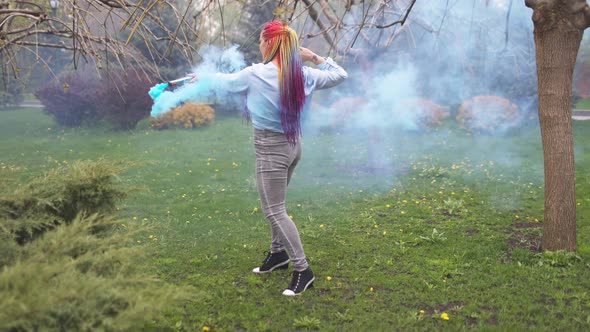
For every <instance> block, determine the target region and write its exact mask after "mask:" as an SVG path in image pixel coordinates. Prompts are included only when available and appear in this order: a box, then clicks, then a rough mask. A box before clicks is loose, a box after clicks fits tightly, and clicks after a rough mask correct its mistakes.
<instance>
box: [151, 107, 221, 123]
mask: <svg viewBox="0 0 590 332" xmlns="http://www.w3.org/2000/svg"><path fill="white" fill-rule="evenodd" d="M214 120H215V110H213V108H212V107H211V106H209V105H207V104H201V103H195V102H188V103H185V104H182V105H181V106H178V107H176V108H174V109H172V110H171V111H168V112H166V113H164V114H161V115H160V116H158V117H155V118H152V119H151V120H150V126H152V127H153V128H156V129H169V128H189V129H193V128H199V127H203V126H210V125H212V124H213V122H214Z"/></svg>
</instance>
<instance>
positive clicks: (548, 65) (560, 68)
mask: <svg viewBox="0 0 590 332" xmlns="http://www.w3.org/2000/svg"><path fill="white" fill-rule="evenodd" d="M581 3H583V5H582V6H580V5H581ZM526 4H527V6H529V7H531V8H533V22H534V26H535V31H534V35H535V47H536V59H537V60H536V61H537V76H538V93H539V121H540V126H541V139H542V143H543V158H544V167H545V210H544V219H545V221H544V227H543V240H542V243H541V247H542V249H543V250H551V251H555V250H566V251H575V250H576V176H575V164H574V140H573V130H572V101H571V96H572V80H573V71H574V65H575V63H576V56H577V54H578V49H579V47H580V42H581V40H582V35H583V31H584V29H585V28H586V25H585V24H579V23H581V22H585V21H586V20H585V18H584V12H585V8H587V7H588V6H587V5H586V3H585V0H584V1H580V0H544V1H543V0H537V1H535V0H527V1H526Z"/></svg>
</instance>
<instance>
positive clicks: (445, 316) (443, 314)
mask: <svg viewBox="0 0 590 332" xmlns="http://www.w3.org/2000/svg"><path fill="white" fill-rule="evenodd" d="M440 319H442V320H449V319H450V318H449V314H447V313H446V312H443V313H442V314H440Z"/></svg>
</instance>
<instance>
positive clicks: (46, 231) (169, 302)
mask: <svg viewBox="0 0 590 332" xmlns="http://www.w3.org/2000/svg"><path fill="white" fill-rule="evenodd" d="M126 166H127V165H121V164H116V163H108V162H105V161H100V162H90V161H83V162H77V163H73V164H71V165H70V166H67V167H61V168H58V169H56V170H54V171H50V172H48V173H47V174H45V175H43V176H40V177H38V178H35V179H33V180H32V181H31V182H30V183H28V184H25V185H23V186H21V187H22V189H17V190H15V191H14V192H1V191H6V190H8V187H7V186H3V187H0V190H1V191H0V250H1V253H2V254H1V255H0V294H2V296H0V331H95V330H100V331H104V330H107V331H122V330H126V331H127V330H141V329H142V327H145V326H147V325H149V324H151V322H152V321H153V320H156V319H158V317H160V316H161V315H162V313H163V312H165V311H166V310H168V308H170V307H173V306H175V305H177V304H178V301H181V300H185V299H187V296H190V295H189V294H192V293H193V292H192V291H191V290H190V289H188V288H186V287H178V286H172V285H169V284H166V283H164V282H162V281H161V280H158V279H156V278H155V277H153V276H150V275H149V274H148V269H147V268H146V267H144V266H143V264H142V262H143V260H144V259H146V257H148V255H150V250H149V247H148V248H146V246H145V245H139V244H138V243H137V242H138V241H137V240H138V238H142V237H144V236H146V234H147V232H148V230H149V228H148V226H145V225H140V224H137V223H126V224H125V225H123V224H122V223H121V222H120V221H117V220H116V219H115V218H114V217H113V216H112V215H110V213H109V211H112V209H113V208H114V207H115V203H116V202H117V201H118V200H119V199H120V198H121V197H123V194H124V191H123V190H122V189H121V187H120V185H119V184H117V183H116V182H117V181H116V180H117V177H116V175H117V174H118V173H120V172H121V171H123V170H124V169H125V168H126ZM21 187H19V188H21ZM30 230H37V233H36V234H35V236H32V235H31V234H32V233H31V232H30ZM39 230H41V231H39ZM23 232H24V233H25V234H29V236H26V237H22V234H21V233H23Z"/></svg>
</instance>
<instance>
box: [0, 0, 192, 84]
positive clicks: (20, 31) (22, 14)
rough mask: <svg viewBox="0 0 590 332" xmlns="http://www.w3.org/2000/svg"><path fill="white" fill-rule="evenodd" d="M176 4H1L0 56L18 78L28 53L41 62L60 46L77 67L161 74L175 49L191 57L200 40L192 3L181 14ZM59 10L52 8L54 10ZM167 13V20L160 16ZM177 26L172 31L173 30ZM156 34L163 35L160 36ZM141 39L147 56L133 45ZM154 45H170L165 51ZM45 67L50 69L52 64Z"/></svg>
mask: <svg viewBox="0 0 590 332" xmlns="http://www.w3.org/2000/svg"><path fill="white" fill-rule="evenodd" d="M176 3H177V1H173V0H141V1H135V2H132V1H127V0H61V1H55V0H51V1H48V0H43V1H39V0H30V1H24V0H15V1H9V2H6V1H4V2H2V3H0V56H2V59H3V65H4V66H6V67H5V68H7V69H8V70H5V71H6V72H9V73H11V74H12V75H14V76H15V77H16V76H18V75H19V73H20V72H21V69H22V65H21V63H20V62H21V61H20V60H22V58H23V55H25V54H33V55H34V56H35V57H36V60H38V61H40V62H44V59H42V58H41V57H40V56H39V54H40V53H39V49H41V48H58V49H63V50H68V51H70V52H71V54H72V58H71V59H72V62H73V65H74V67H77V66H78V65H79V63H80V61H85V62H91V63H93V64H95V65H96V66H97V67H98V68H100V67H104V66H108V65H109V61H111V62H114V63H116V64H117V65H121V66H125V65H128V64H141V66H140V67H141V68H142V70H145V71H148V72H150V73H151V74H158V63H160V62H161V61H164V60H165V59H166V57H167V56H168V55H169V54H170V51H171V49H173V48H176V49H178V50H180V54H182V55H183V56H184V57H185V58H186V59H187V60H188V61H190V60H191V59H192V56H193V51H194V45H195V43H194V41H195V39H197V38H198V36H197V35H196V34H195V31H194V29H193V28H192V24H191V16H190V13H191V8H193V0H187V2H186V4H185V5H186V6H185V7H186V9H184V10H179V9H178V8H177V6H176ZM56 4H59V7H57V8H53V9H52V8H51V6H53V7H56ZM164 11H165V12H167V13H169V15H167V16H166V20H170V19H172V20H174V22H164V17H163V16H162V15H160V13H162V12H164ZM171 26H172V27H174V28H170V27H171ZM156 30H157V31H158V32H156ZM133 39H135V40H139V41H140V42H141V43H142V44H143V46H144V47H145V49H147V53H148V55H147V56H146V55H145V54H142V53H141V52H139V51H138V50H137V49H136V48H134V47H132V44H131V41H132V40H133ZM155 43H167V44H168V46H169V47H167V48H165V49H164V51H162V50H159V49H158V48H157V47H155V46H154V45H155ZM46 69H48V70H49V71H51V68H49V66H46Z"/></svg>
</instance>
